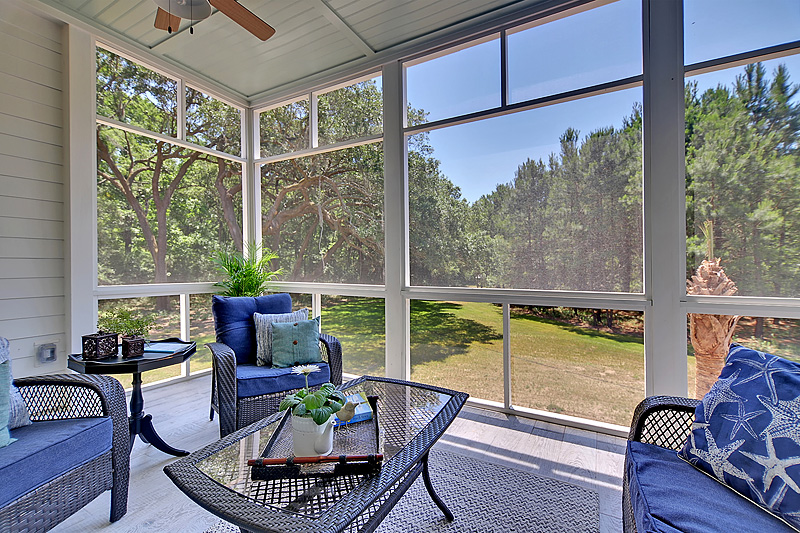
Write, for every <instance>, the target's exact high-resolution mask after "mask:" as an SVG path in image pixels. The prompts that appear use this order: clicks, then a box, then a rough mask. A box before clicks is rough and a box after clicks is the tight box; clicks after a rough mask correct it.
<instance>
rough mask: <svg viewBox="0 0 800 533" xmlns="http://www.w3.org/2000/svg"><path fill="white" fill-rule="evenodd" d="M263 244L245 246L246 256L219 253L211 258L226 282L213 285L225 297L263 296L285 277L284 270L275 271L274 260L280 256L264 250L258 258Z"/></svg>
mask: <svg viewBox="0 0 800 533" xmlns="http://www.w3.org/2000/svg"><path fill="white" fill-rule="evenodd" d="M259 251H261V245H259V244H258V243H255V242H249V243H247V244H246V245H245V252H246V253H245V254H242V253H241V252H238V251H235V252H224V251H218V252H217V253H216V255H215V256H214V257H213V258H212V260H213V261H214V263H215V264H216V265H217V270H219V271H220V272H221V273H222V274H224V275H225V276H226V277H227V279H224V280H222V281H220V282H219V283H215V284H214V286H216V287H220V288H222V289H223V290H222V291H220V294H222V295H223V296H261V295H262V294H264V293H265V292H266V291H267V290H268V289H269V286H270V283H271V282H273V281H275V280H277V279H278V276H280V275H282V274H283V269H280V268H279V269H278V270H272V261H273V260H274V259H278V255H277V254H276V253H275V252H273V251H272V250H270V249H268V248H265V249H264V250H263V252H262V253H261V257H260V258H259Z"/></svg>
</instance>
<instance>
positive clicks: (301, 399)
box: [278, 365, 345, 457]
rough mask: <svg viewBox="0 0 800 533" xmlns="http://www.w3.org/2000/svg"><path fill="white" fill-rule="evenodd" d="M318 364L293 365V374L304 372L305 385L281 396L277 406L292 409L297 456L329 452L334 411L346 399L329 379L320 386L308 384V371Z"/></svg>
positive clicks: (314, 369) (316, 368)
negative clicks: (328, 381)
mask: <svg viewBox="0 0 800 533" xmlns="http://www.w3.org/2000/svg"><path fill="white" fill-rule="evenodd" d="M319 370H320V369H319V367H318V366H317V365H302V366H296V367H294V368H293V369H292V373H293V374H303V375H304V376H305V378H306V386H305V387H304V388H302V389H300V390H299V391H297V392H296V393H294V394H289V395H287V396H286V398H284V399H283V401H282V402H281V404H280V406H279V407H278V410H280V411H285V410H286V409H291V411H292V441H293V444H294V454H295V456H296V457H309V456H313V455H328V454H329V453H331V450H332V449H333V425H334V419H333V414H334V413H336V412H338V411H339V410H340V409H341V408H342V406H343V405H344V402H345V396H344V394H343V393H342V392H341V391H339V390H337V389H336V387H334V385H333V384H332V383H325V384H324V385H322V386H321V387H320V388H319V389H317V390H315V391H311V390H309V388H308V375H309V374H311V373H313V372H319Z"/></svg>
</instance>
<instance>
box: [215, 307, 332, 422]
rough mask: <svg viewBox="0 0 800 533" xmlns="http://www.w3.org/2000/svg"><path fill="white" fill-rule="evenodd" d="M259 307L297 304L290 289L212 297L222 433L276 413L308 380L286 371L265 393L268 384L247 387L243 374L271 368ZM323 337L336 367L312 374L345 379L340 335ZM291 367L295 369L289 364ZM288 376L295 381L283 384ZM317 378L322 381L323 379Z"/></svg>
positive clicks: (279, 309) (217, 401) (280, 310)
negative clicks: (260, 361) (258, 333)
mask: <svg viewBox="0 0 800 533" xmlns="http://www.w3.org/2000/svg"><path fill="white" fill-rule="evenodd" d="M254 309H255V310H256V311H257V312H262V313H288V312H291V310H292V301H291V297H290V296H289V295H288V294H285V293H282V294H273V295H268V296H260V297H258V298H248V297H238V298H236V297H233V298H220V297H217V296H215V297H214V300H213V302H212V311H213V313H214V327H215V330H216V335H217V342H215V343H209V344H206V346H208V348H209V349H210V350H211V354H212V366H213V370H212V378H211V410H210V413H209V418H211V419H212V420H213V419H214V412H215V411H216V412H217V413H218V414H219V434H220V438H222V437H224V436H226V435H228V434H229V433H232V432H234V431H236V430H237V429H240V428H243V427H245V426H248V425H250V424H252V423H253V422H256V421H258V420H261V419H262V418H264V417H266V416H269V415H271V414H273V413H275V412H276V411H277V410H278V405H279V404H280V402H281V400H282V399H283V398H284V396H286V395H287V394H288V393H290V392H295V391H297V390H299V389H300V388H301V387H302V386H303V385H302V381H303V378H302V376H298V375H295V376H293V377H294V378H297V379H287V376H282V377H281V379H280V384H281V386H272V387H268V388H269V389H271V390H268V391H266V393H262V390H263V389H261V390H256V391H255V392H254V391H253V390H252V388H247V390H245V389H246V387H242V386H241V385H242V383H243V382H244V381H245V378H244V377H243V375H242V374H244V373H248V375H250V376H252V375H253V374H256V375H259V374H260V373H261V372H262V371H263V372H264V373H265V374H266V373H269V369H270V368H271V367H267V366H257V365H256V354H255V346H256V341H255V324H254V323H253V320H252V311H253V310H254ZM319 340H320V346H321V347H322V358H323V361H324V362H325V363H327V367H328V368H327V369H326V370H330V378H328V377H327V373H324V374H323V373H319V374H312V375H311V376H310V377H317V379H318V380H319V379H322V376H323V375H324V376H325V377H324V379H325V380H328V379H330V382H331V383H333V384H334V385H341V383H342V346H341V344H340V343H339V341H338V339H336V337H332V336H330V335H325V334H321V335H320V336H319ZM226 342H227V343H228V344H226ZM234 343H238V353H237V351H236V350H235V349H234V348H233V347H232V346H233V344H234ZM237 368H238V371H237ZM285 370H286V372H290V371H289V369H285ZM263 379H265V380H269V379H272V378H271V377H264V378H263ZM288 382H291V383H293V386H290V387H287V386H283V384H285V383H288ZM262 383H263V382H262ZM273 383H279V381H278V380H276V381H274V382H273ZM311 384H312V386H313V385H316V386H319V385H321V384H322V382H317V383H313V382H312V383H311ZM312 388H314V387H312ZM275 389H277V390H275Z"/></svg>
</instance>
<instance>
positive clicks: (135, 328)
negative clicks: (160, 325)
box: [97, 307, 156, 359]
mask: <svg viewBox="0 0 800 533" xmlns="http://www.w3.org/2000/svg"><path fill="white" fill-rule="evenodd" d="M155 323H156V319H155V318H154V317H153V315H138V314H136V313H134V312H133V311H131V310H129V309H123V308H121V307H116V308H114V309H109V310H107V311H103V312H101V313H100V316H99V317H98V320H97V328H98V329H99V330H100V331H114V332H117V333H120V334H121V335H122V357H123V358H124V359H127V358H130V357H136V356H139V355H142V354H143V353H144V344H145V338H144V337H145V335H147V334H148V333H149V332H150V330H151V329H153V326H155Z"/></svg>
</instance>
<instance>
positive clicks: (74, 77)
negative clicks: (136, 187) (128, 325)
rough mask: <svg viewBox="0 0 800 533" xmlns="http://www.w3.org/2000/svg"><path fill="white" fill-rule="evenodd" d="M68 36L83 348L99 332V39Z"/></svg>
mask: <svg viewBox="0 0 800 533" xmlns="http://www.w3.org/2000/svg"><path fill="white" fill-rule="evenodd" d="M63 39H64V51H65V53H64V54H63V57H64V73H65V79H64V92H63V94H64V133H65V135H64V137H65V139H64V159H65V160H64V190H65V192H66V195H67V198H66V201H65V202H64V211H65V212H64V220H65V221H66V223H65V228H64V239H65V241H66V242H65V246H64V248H65V249H64V254H65V261H64V263H65V266H64V269H65V273H64V279H65V283H64V285H65V287H64V291H65V296H66V298H65V300H66V305H65V307H66V309H65V311H66V313H65V315H66V323H65V331H66V335H67V350H68V353H79V352H80V351H81V335H85V334H87V333H90V332H93V331H95V329H96V323H95V320H96V319H97V298H96V296H95V294H94V292H95V288H96V287H97V223H96V219H97V187H96V184H97V168H96V164H97V163H96V156H95V151H96V140H95V127H96V125H95V120H94V117H95V44H94V39H93V38H92V36H91V35H89V34H88V33H86V32H85V31H82V30H79V29H78V28H76V27H75V26H71V25H67V26H65V27H64V33H63ZM62 362H63V361H62Z"/></svg>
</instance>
